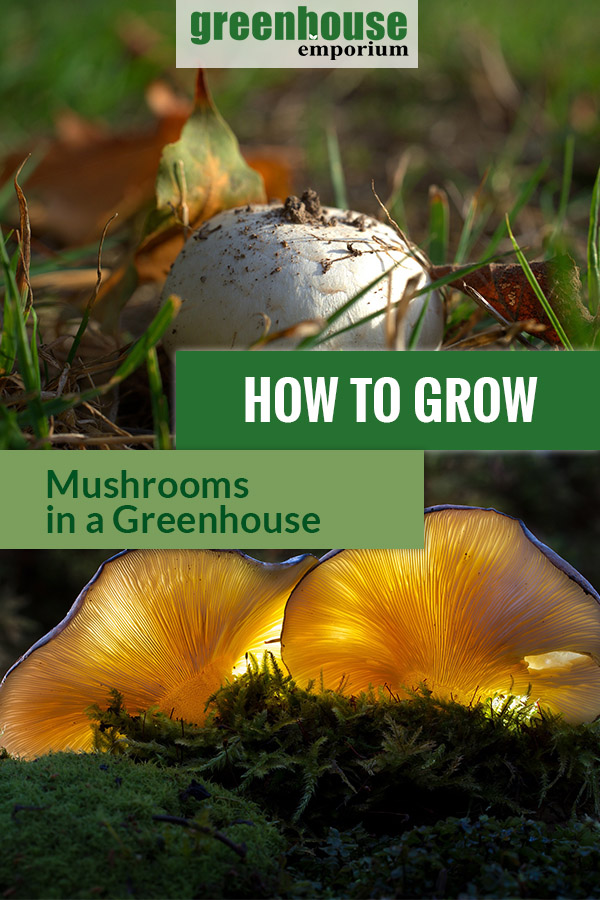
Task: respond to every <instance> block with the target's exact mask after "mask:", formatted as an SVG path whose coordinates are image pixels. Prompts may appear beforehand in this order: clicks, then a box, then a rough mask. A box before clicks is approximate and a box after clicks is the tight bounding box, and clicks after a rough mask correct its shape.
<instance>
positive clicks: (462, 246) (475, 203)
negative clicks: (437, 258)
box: [454, 169, 489, 266]
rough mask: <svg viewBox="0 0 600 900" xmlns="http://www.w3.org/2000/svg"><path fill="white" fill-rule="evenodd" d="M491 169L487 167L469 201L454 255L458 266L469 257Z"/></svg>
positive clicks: (481, 227) (482, 224) (482, 225)
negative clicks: (480, 202) (478, 213)
mask: <svg viewBox="0 0 600 900" xmlns="http://www.w3.org/2000/svg"><path fill="white" fill-rule="evenodd" d="M488 175H489V169H487V170H486V171H485V173H484V175H483V178H482V179H481V181H480V182H479V185H478V187H477V190H476V191H475V193H474V194H473V196H472V197H471V201H470V203H469V208H468V209H467V214H466V216H465V221H464V224H463V227H462V231H461V233H460V238H459V241H458V247H457V249H456V255H455V257H454V264H455V265H457V266H460V265H462V263H464V261H465V259H467V256H468V253H469V250H470V247H471V245H472V243H473V238H474V234H473V232H474V228H475V220H476V217H477V211H478V209H479V200H480V197H481V192H482V191H483V187H484V185H485V183H486V181H487V179H488ZM484 225H485V223H484V222H483V223H481V226H480V228H479V230H478V233H477V236H478V235H479V233H481V231H482V230H483V227H484Z"/></svg>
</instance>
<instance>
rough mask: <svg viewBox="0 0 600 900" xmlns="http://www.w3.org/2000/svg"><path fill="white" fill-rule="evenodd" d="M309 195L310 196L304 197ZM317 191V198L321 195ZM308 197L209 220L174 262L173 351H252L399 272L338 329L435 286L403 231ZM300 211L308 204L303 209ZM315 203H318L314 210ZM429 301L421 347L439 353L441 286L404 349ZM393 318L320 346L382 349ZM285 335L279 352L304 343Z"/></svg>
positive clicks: (413, 306)
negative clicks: (177, 307)
mask: <svg viewBox="0 0 600 900" xmlns="http://www.w3.org/2000/svg"><path fill="white" fill-rule="evenodd" d="M305 196H306V195H305ZM315 196H316V195H315ZM316 204H317V205H316V207H313V210H315V211H314V212H312V213H311V212H310V211H307V207H305V206H304V204H303V203H300V202H299V201H297V205H296V206H295V207H294V206H290V198H289V199H288V201H286V206H282V205H277V206H247V207H242V208H239V209H233V210H227V211H226V212H223V213H221V214H219V215H217V216H215V217H214V218H212V219H210V220H209V221H208V222H206V223H205V225H204V226H203V227H202V228H201V229H200V230H199V231H198V232H196V233H195V234H194V235H193V236H192V237H191V238H190V239H189V240H188V241H187V243H186V245H185V246H184V248H183V250H182V251H181V253H180V254H179V256H178V257H177V259H176V260H175V263H174V264H173V267H172V270H171V273H170V275H169V277H168V279H167V282H166V284H165V288H164V292H163V296H164V297H168V296H169V295H171V294H177V295H178V296H179V297H181V299H182V300H183V305H182V308H181V312H180V313H179V315H178V317H177V319H176V321H175V322H174V323H173V326H172V328H171V330H170V331H169V332H168V333H167V334H166V335H165V338H164V345H165V347H166V349H167V352H169V353H170V354H173V353H174V352H175V350H178V349H189V348H194V347H205V348H211V347H214V348H219V347H223V348H228V349H246V348H248V347H249V346H251V345H252V344H254V343H255V342H256V341H257V340H259V339H260V338H261V337H262V336H263V335H264V333H265V322H266V319H265V317H268V319H269V321H270V332H271V333H275V332H279V331H283V330H284V329H288V328H291V327H293V326H294V325H296V324H298V323H299V322H303V321H306V320H314V319H319V318H323V319H324V318H326V317H328V316H330V315H331V314H332V313H333V312H335V311H336V310H337V309H339V308H340V307H341V306H343V305H344V304H345V303H346V302H347V301H348V300H350V299H351V298H353V297H355V296H356V295H357V294H358V293H359V292H360V291H361V290H362V289H364V288H365V287H367V286H368V285H369V284H370V283H371V282H373V281H374V280H375V279H376V278H378V277H379V276H381V275H382V273H384V272H387V271H389V270H390V269H392V268H393V267H394V266H395V268H394V269H393V271H392V272H391V273H390V275H389V277H386V278H384V279H382V280H381V281H380V282H379V283H378V284H377V285H376V286H375V287H374V288H372V289H371V290H370V291H369V292H368V293H367V294H365V296H363V297H362V298H361V299H360V300H358V301H357V302H356V303H355V304H354V305H352V306H351V307H350V308H349V309H348V310H347V311H346V312H345V313H344V314H343V316H341V317H340V318H339V319H338V320H337V321H336V322H335V323H334V324H333V325H332V326H331V327H330V329H329V331H330V332H331V333H333V332H334V331H337V330H338V329H340V328H344V327H345V326H347V325H350V324H352V323H353V322H357V321H359V320H360V319H362V318H364V317H365V316H367V315H369V314H371V313H374V312H376V311H378V310H382V309H383V310H385V308H386V305H387V304H388V298H389V299H391V300H392V301H398V300H400V299H401V298H402V297H403V296H404V294H405V291H406V289H407V286H408V287H409V290H410V291H411V292H414V291H415V290H418V289H420V288H422V287H424V286H425V285H426V284H427V283H428V282H429V279H428V276H427V273H426V271H425V269H424V267H423V265H422V264H421V263H420V262H419V261H418V260H417V259H415V257H414V256H413V255H412V254H411V252H410V250H409V248H408V247H407V245H406V244H405V243H404V242H403V241H402V240H401V238H400V237H399V236H398V235H397V234H396V232H395V231H394V230H393V229H392V228H390V227H388V226H387V225H382V224H381V223H379V222H377V221H376V220H375V219H370V218H368V217H367V216H364V215H361V214H359V213H356V212H348V211H343V210H340V209H332V208H321V207H320V206H319V205H318V198H317V199H316ZM298 207H300V208H299V209H298ZM308 209H310V205H309V207H308ZM424 305H426V312H425V314H424V319H423V324H422V327H421V331H420V334H419V339H418V341H417V344H416V346H417V347H418V348H419V349H437V348H438V347H439V345H440V344H441V341H442V337H443V329H444V313H443V304H442V300H441V298H440V296H439V295H438V294H436V293H434V292H431V293H429V294H425V295H423V296H421V297H417V298H414V299H413V300H412V301H411V302H410V304H409V306H408V310H407V312H406V315H405V317H404V318H403V320H402V324H401V332H400V335H399V347H400V349H404V348H405V347H406V345H407V343H408V339H409V336H410V334H411V332H412V331H413V329H414V328H415V325H416V323H417V321H418V319H419V315H420V313H421V310H422V309H423V306H424ZM385 327H386V316H385V315H381V316H378V317H377V318H375V319H372V320H371V321H369V322H367V323H365V324H364V325H361V326H359V327H358V328H356V329H352V330H351V331H348V332H345V333H344V334H343V335H340V336H338V337H337V338H334V339H332V340H331V341H327V342H325V343H324V344H322V345H321V349H327V350H335V349H341V348H344V349H353V350H383V349H385V348H386V340H385ZM298 342H299V337H296V338H295V340H289V339H286V340H277V341H274V342H273V343H272V344H269V346H270V347H272V349H285V348H287V347H291V346H295V345H297V344H298Z"/></svg>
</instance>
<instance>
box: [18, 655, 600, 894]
mask: <svg viewBox="0 0 600 900" xmlns="http://www.w3.org/2000/svg"><path fill="white" fill-rule="evenodd" d="M209 709H210V714H209V717H208V719H207V721H206V723H205V725H204V726H203V727H197V726H192V725H187V724H182V723H181V722H179V721H171V720H170V719H169V718H167V717H166V716H164V715H162V714H160V713H158V712H156V711H155V710H154V711H153V710H149V711H148V712H146V713H145V714H142V715H138V716H130V715H128V713H127V711H126V710H125V709H124V708H123V703H122V698H121V697H120V695H119V694H118V693H117V692H116V691H113V692H112V696H111V698H110V700H109V702H108V703H107V708H105V709H99V708H95V709H92V710H90V714H91V717H92V722H93V727H94V733H95V740H96V743H97V746H98V749H102V750H105V751H107V752H105V753H103V754H100V753H97V754H91V755H87V756H86V755H81V756H76V755H69V754H55V755H50V756H47V757H42V758H40V759H38V760H36V761H34V762H29V763H24V762H17V761H14V760H10V759H0V828H1V829H2V834H3V844H2V851H0V886H1V887H2V889H3V890H5V891H8V892H9V896H14V897H16V898H19V897H94V896H96V895H98V896H101V897H108V898H113V897H116V898H120V897H158V896H165V897H173V898H175V897H186V898H187V897H189V898H192V897H282V898H290V900H292V898H304V897H306V898H308V897H316V898H323V900H333V898H345V897H348V898H362V897H415V896H418V897H440V898H442V897H459V896H461V897H470V896H473V897H507V896H522V897H559V896H563V897H564V896H569V897H574V898H575V897H588V896H599V895H600V875H599V873H600V832H599V826H598V824H597V821H594V820H593V819H592V818H591V817H593V816H595V817H596V818H597V817H598V813H599V807H600V726H599V725H598V724H596V723H591V724H588V725H579V726H571V725H568V724H566V723H565V722H564V721H562V720H561V719H560V718H558V717H553V716H549V715H547V714H545V713H540V711H539V710H536V709H535V708H534V707H530V708H527V707H523V706H522V705H521V706H517V705H515V704H514V703H511V702H510V701H508V700H507V701H506V702H504V703H503V704H501V705H500V706H499V707H498V706H496V705H492V704H478V705H472V706H470V707H464V706H460V705H459V704H455V703H444V702H440V701H437V700H435V699H434V698H433V697H432V696H430V695H429V694H427V693H426V692H425V691H423V692H421V693H420V694H418V695H415V696H414V697H412V698H411V699H409V700H404V701H400V700H398V699H396V698H394V697H393V696H390V694H389V692H387V693H382V694H381V695H380V696H378V697H376V696H375V695H374V694H372V693H371V694H363V695H361V696H359V697H345V696H343V695H342V694H338V693H334V692H331V691H323V690H314V689H313V690H302V689H300V688H299V687H298V686H297V685H295V684H294V682H293V681H292V680H291V679H290V678H289V676H287V675H285V674H284V673H283V671H282V670H281V669H280V668H279V667H278V666H277V664H276V663H275V662H274V661H273V660H272V658H270V657H269V656H266V657H265V658H264V660H263V662H262V664H261V665H259V664H257V663H256V662H255V661H253V660H252V661H251V663H250V666H249V670H248V672H247V673H246V674H244V675H243V676H241V677H239V678H238V679H236V680H235V682H233V683H231V684H229V685H226V686H225V687H224V688H222V689H221V690H219V691H218V692H217V693H216V694H215V695H214V697H213V698H212V700H211V701H210V705H209ZM200 782H202V783H203V784H205V785H207V786H208V789H209V791H210V793H211V796H210V797H208V798H205V799H202V796H203V795H202V790H201V789H200V788H199V787H198V784H199V783H200ZM157 816H158V817H163V818H158V819H157V818H156V817H157ZM165 816H167V817H169V816H170V817H175V819H176V820H177V822H179V823H180V824H174V823H169V822H168V821H165V820H164V817H165ZM240 820H243V821H240ZM274 821H277V823H278V824H277V826H275V825H274V824H273V822H274ZM248 822H252V823H254V824H248ZM216 832H219V833H220V835H221V836H222V837H225V839H226V841H227V842H228V843H224V842H223V840H221V839H220V837H219V836H217V835H216ZM232 843H233V844H234V845H240V844H242V843H245V844H246V846H247V853H246V855H245V856H242V855H240V854H239V852H236V848H235V847H232V846H231V844H232ZM238 850H239V848H238Z"/></svg>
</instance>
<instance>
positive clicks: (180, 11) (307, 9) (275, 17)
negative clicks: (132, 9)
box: [177, 0, 418, 69]
mask: <svg viewBox="0 0 600 900" xmlns="http://www.w3.org/2000/svg"><path fill="white" fill-rule="evenodd" d="M332 7H337V8H332ZM374 7H375V8H367V9H365V4H364V2H363V3H361V2H357V0H350V2H348V3H340V0H336V2H335V4H334V3H333V2H331V0H313V2H306V3H304V4H298V3H290V2H285V0H283V2H278V0H256V2H253V3H246V2H244V4H243V7H242V4H241V3H240V4H239V6H236V5H235V0H233V2H224V0H217V2H210V0H209V2H203V0H177V66H178V67H179V68H196V67H199V66H203V67H209V68H229V69H238V68H240V69H241V68H244V69H245V68H248V69H259V68H260V69H287V68H293V69H298V68H309V69H316V68H338V67H342V68H355V67H356V68H386V69H387V68H407V69H414V68H416V67H417V65H418V0H384V2H378V0H375V3H374Z"/></svg>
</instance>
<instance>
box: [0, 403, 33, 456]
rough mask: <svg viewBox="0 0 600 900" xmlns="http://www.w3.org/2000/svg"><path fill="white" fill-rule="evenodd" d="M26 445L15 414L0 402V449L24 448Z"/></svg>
mask: <svg viewBox="0 0 600 900" xmlns="http://www.w3.org/2000/svg"><path fill="white" fill-rule="evenodd" d="M27 446H28V444H27V441H26V440H25V436H24V435H23V432H22V431H21V429H20V428H19V424H18V421H17V414H16V413H15V412H14V410H12V409H7V408H6V406H2V404H0V450H26V449H27Z"/></svg>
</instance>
